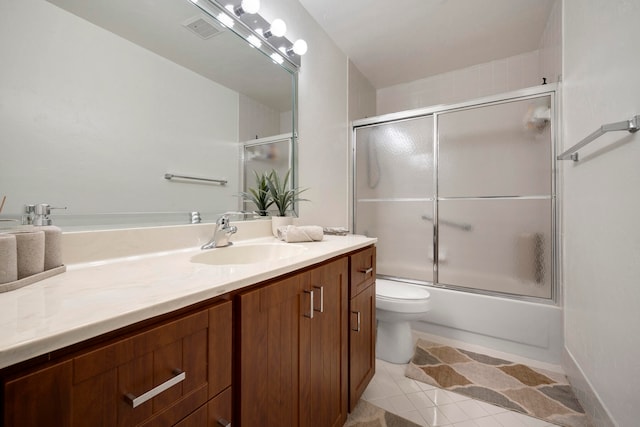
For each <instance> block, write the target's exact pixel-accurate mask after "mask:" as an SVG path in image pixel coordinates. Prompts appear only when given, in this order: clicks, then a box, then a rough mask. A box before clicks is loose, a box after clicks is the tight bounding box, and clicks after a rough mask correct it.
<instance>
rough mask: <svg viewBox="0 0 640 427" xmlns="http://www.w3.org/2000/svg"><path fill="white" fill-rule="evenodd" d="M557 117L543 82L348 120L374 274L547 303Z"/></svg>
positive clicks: (551, 89)
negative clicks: (373, 247) (372, 240)
mask: <svg viewBox="0 0 640 427" xmlns="http://www.w3.org/2000/svg"><path fill="white" fill-rule="evenodd" d="M554 114H555V86H551V85H550V86H540V87H537V88H531V89H526V90H521V91H518V92H514V93H509V94H506V95H502V96H494V97H489V98H484V99H482V100H478V101H470V102H466V103H461V104H456V105H449V106H436V107H433V108H427V109H420V110H412V111H408V112H403V113H394V114H388V115H384V116H378V117H374V118H368V119H364V120H359V121H356V122H354V124H353V153H354V156H353V172H354V174H353V177H354V178H353V206H352V209H353V221H354V223H353V229H354V231H355V232H356V233H358V234H364V235H367V236H375V237H377V238H378V244H377V251H378V259H377V265H378V277H379V278H386V279H392V280H395V281H401V282H408V283H411V284H422V285H428V286H431V287H430V288H428V289H430V290H431V291H433V290H435V289H453V290H457V291H468V292H472V293H475V294H481V295H483V296H494V297H500V298H503V299H511V300H518V301H526V302H533V303H543V304H547V305H549V304H553V303H554V302H555V301H556V300H557V290H556V289H557V286H556V284H555V282H556V280H557V279H556V264H557V263H556V262H555V258H556V246H557V243H556V238H555V235H556V222H557V221H556V217H557V215H556V191H555V167H554V165H555V161H554V153H555V138H554V133H555V129H554V120H553V117H554ZM396 283H397V282H396Z"/></svg>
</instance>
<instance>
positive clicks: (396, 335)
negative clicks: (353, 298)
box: [376, 320, 414, 364]
mask: <svg viewBox="0 0 640 427" xmlns="http://www.w3.org/2000/svg"><path fill="white" fill-rule="evenodd" d="M377 332H378V333H377V337H376V358H378V359H382V360H385V361H387V362H391V363H397V364H405V363H409V361H410V360H411V358H412V357H413V352H414V344H413V335H412V334H411V324H410V322H406V321H405V322H385V321H384V320H378V330H377Z"/></svg>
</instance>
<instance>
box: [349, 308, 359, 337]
mask: <svg viewBox="0 0 640 427" xmlns="http://www.w3.org/2000/svg"><path fill="white" fill-rule="evenodd" d="M351 313H353V314H355V315H356V319H357V320H356V322H357V325H358V326H357V327H356V329H353V328H351V330H352V331H353V332H360V312H359V311H352V312H351Z"/></svg>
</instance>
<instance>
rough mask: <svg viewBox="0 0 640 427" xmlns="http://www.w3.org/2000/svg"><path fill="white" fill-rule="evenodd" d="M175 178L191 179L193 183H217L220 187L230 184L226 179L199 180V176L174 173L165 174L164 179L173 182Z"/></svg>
mask: <svg viewBox="0 0 640 427" xmlns="http://www.w3.org/2000/svg"><path fill="white" fill-rule="evenodd" d="M173 178H180V179H190V180H193V181H205V182H215V183H216V184H220V185H226V183H227V182H228V181H227V180H226V179H213V178H199V177H197V176H185V175H174V174H172V173H165V174H164V179H168V180H172V179H173Z"/></svg>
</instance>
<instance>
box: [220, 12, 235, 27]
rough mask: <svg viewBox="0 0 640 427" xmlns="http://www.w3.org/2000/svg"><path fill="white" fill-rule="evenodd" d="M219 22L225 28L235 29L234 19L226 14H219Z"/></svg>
mask: <svg viewBox="0 0 640 427" xmlns="http://www.w3.org/2000/svg"><path fill="white" fill-rule="evenodd" d="M218 21H220V23H221V24H222V25H224V26H225V27H229V28H231V27H233V24H234V22H233V18H231V17H230V16H229V15H227V14H224V13H219V14H218Z"/></svg>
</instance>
